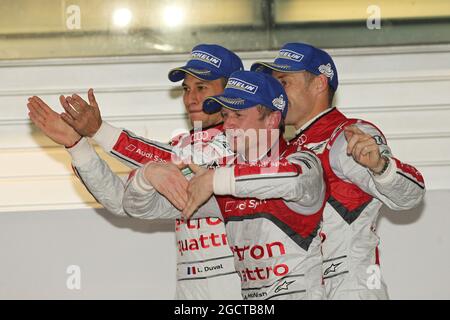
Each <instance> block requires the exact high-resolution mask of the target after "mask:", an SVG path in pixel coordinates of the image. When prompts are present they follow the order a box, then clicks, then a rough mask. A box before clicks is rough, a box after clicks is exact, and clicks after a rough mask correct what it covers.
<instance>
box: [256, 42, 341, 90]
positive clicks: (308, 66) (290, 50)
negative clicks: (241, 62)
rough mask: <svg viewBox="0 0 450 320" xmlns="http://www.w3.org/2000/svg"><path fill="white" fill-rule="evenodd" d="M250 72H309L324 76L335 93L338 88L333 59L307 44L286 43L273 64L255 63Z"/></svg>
mask: <svg viewBox="0 0 450 320" xmlns="http://www.w3.org/2000/svg"><path fill="white" fill-rule="evenodd" d="M250 70H252V71H258V72H265V73H272V71H273V70H275V71H278V72H299V71H304V70H306V71H309V72H311V73H313V74H315V75H320V74H323V75H325V76H326V77H327V78H328V84H329V85H330V87H332V88H333V89H334V90H335V91H336V90H337V87H338V74H337V69H336V66H335V65H334V62H333V59H332V58H331V56H330V55H329V54H328V53H326V52H325V51H323V50H321V49H319V48H316V47H313V46H311V45H309V44H306V43H286V44H285V45H284V46H283V48H281V50H280V51H279V52H278V56H277V57H276V58H275V61H274V62H273V63H270V62H255V63H254V64H253V65H252V66H251V68H250Z"/></svg>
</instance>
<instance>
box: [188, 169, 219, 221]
mask: <svg viewBox="0 0 450 320" xmlns="http://www.w3.org/2000/svg"><path fill="white" fill-rule="evenodd" d="M189 168H190V169H191V170H192V171H193V172H194V173H195V176H194V177H193V178H192V179H191V181H189V186H188V188H187V196H188V201H187V204H186V207H185V208H184V210H183V216H184V217H186V218H190V217H191V216H192V215H193V214H194V212H195V211H197V209H198V208H200V206H201V205H202V204H204V203H205V202H206V201H208V199H209V198H211V196H212V195H213V191H214V190H213V178H214V170H209V169H205V168H201V167H199V166H198V165H196V164H190V165H189Z"/></svg>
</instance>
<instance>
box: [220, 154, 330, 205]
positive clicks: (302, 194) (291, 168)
mask: <svg viewBox="0 0 450 320" xmlns="http://www.w3.org/2000/svg"><path fill="white" fill-rule="evenodd" d="M322 172H323V171H322V166H321V164H320V161H319V159H318V158H317V157H316V156H315V155H314V154H313V153H312V152H309V151H298V152H296V153H293V154H291V155H289V156H287V157H286V158H285V159H280V160H279V162H278V163H277V164H276V165H272V164H269V165H268V166H266V167H261V166H252V165H248V164H239V165H234V166H231V167H226V168H218V169H216V171H215V173H214V193H215V194H217V195H232V196H235V197H238V198H257V199H262V200H264V199H280V198H281V199H283V200H284V201H285V203H286V205H287V206H288V207H289V208H291V209H292V210H294V211H296V212H299V213H302V214H314V213H316V212H317V211H318V210H319V209H320V208H321V207H322V204H323V200H324V197H325V183H324V181H323V174H322Z"/></svg>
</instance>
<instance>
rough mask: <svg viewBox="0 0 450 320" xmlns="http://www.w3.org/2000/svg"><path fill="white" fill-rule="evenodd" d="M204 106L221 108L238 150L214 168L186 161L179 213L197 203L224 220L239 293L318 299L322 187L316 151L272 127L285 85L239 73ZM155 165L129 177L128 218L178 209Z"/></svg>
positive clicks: (279, 116)
mask: <svg viewBox="0 0 450 320" xmlns="http://www.w3.org/2000/svg"><path fill="white" fill-rule="evenodd" d="M204 108H205V110H206V111H207V112H217V111H218V110H220V109H222V111H221V112H222V115H223V118H224V129H225V130H226V135H227V140H228V141H229V142H230V143H231V145H232V146H233V150H234V151H236V152H237V155H236V157H235V158H233V159H231V160H230V159H229V158H228V159H225V160H224V161H221V162H220V163H218V164H217V166H220V167H217V166H216V169H215V170H212V169H209V170H208V169H200V168H198V167H197V166H195V165H190V167H191V168H192V169H193V171H194V172H195V176H194V177H193V178H192V176H190V177H191V178H192V179H191V180H190V182H189V187H188V195H189V201H188V202H187V203H186V206H185V207H184V208H183V214H184V215H185V216H188V217H190V216H191V215H192V214H193V213H194V212H195V211H196V210H197V209H198V211H197V212H196V213H195V214H194V216H193V217H195V218H201V217H205V216H210V215H212V214H213V215H215V216H216V217H220V218H221V219H223V220H224V221H225V224H226V230H227V235H228V241H229V244H230V246H231V248H232V250H233V254H234V261H235V267H236V270H237V271H238V273H239V275H240V277H241V285H242V296H243V297H244V299H322V298H323V296H324V289H323V284H322V255H321V252H320V244H321V240H320V236H319V231H320V226H321V218H322V211H323V208H324V206H325V199H326V187H325V183H324V181H323V172H322V168H321V165H320V161H319V159H318V158H317V157H316V156H315V155H314V153H312V152H311V151H308V150H306V149H304V148H303V147H302V146H289V145H288V144H287V143H286V141H285V140H284V139H283V138H282V136H281V134H280V130H278V128H280V126H281V128H283V126H284V124H283V118H284V117H285V115H286V112H287V100H286V93H285V92H284V90H283V87H282V86H281V84H280V83H279V82H278V81H277V80H276V79H274V78H272V77H271V76H269V75H265V74H263V73H255V72H250V71H237V72H235V73H233V74H232V75H231V77H230V79H229V80H228V84H227V86H226V88H225V92H224V94H223V95H219V96H214V97H210V98H207V99H206V101H205V104H204ZM280 123H281V125H280ZM281 131H282V130H281ZM274 133H275V134H274ZM158 166H160V164H158V163H150V164H148V165H146V166H145V167H143V168H141V169H139V170H137V171H135V172H134V175H132V176H131V178H130V181H129V183H128V184H127V187H126V190H125V194H124V200H123V205H124V210H125V211H126V212H127V213H128V214H130V215H131V216H134V217H137V218H143V219H155V218H169V219H170V218H177V217H179V216H180V215H181V211H180V210H178V209H177V208H176V206H173V205H172V204H171V203H170V202H169V201H168V200H167V199H166V198H165V197H163V196H162V195H161V194H160V193H158V191H159V186H160V184H159V182H158V181H157V180H156V179H155V175H154V174H153V170H157V168H158ZM172 166H174V167H175V165H172ZM213 193H214V194H215V196H213V197H212V195H213ZM203 203H204V205H203V206H202V204H203ZM155 208H157V210H155Z"/></svg>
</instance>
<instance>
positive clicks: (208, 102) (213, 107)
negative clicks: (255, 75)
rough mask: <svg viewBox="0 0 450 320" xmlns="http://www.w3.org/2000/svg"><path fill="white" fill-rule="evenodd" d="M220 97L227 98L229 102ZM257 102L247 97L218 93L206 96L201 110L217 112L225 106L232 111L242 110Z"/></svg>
mask: <svg viewBox="0 0 450 320" xmlns="http://www.w3.org/2000/svg"><path fill="white" fill-rule="evenodd" d="M220 98H223V99H227V100H229V103H227V102H226V101H223V100H221V99H220ZM233 101H234V102H236V101H238V102H239V103H233ZM258 104H259V103H258V102H255V101H251V100H248V99H243V98H239V97H231V96H224V95H220V96H213V97H208V98H206V99H205V101H204V103H203V111H205V112H206V113H216V112H219V111H220V110H221V109H222V108H227V109H230V110H234V111H236V110H244V109H248V108H251V107H253V106H255V105H258Z"/></svg>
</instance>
